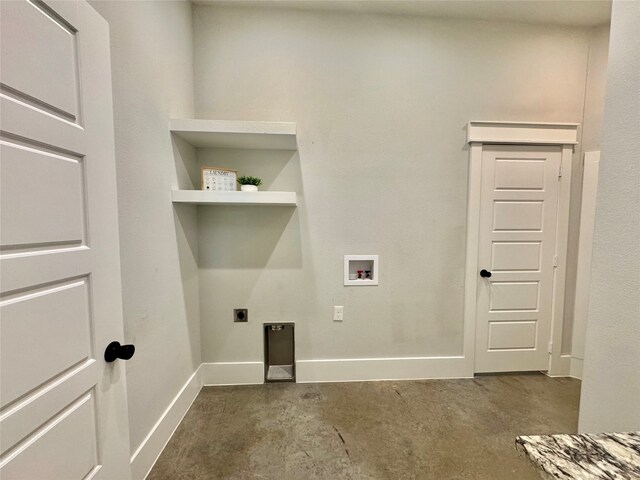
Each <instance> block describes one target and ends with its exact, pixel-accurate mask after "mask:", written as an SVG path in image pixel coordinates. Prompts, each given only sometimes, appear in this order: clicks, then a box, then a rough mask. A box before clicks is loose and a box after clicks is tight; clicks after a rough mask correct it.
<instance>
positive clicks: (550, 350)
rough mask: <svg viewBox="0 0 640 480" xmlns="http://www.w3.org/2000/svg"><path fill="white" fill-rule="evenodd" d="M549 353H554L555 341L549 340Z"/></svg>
mask: <svg viewBox="0 0 640 480" xmlns="http://www.w3.org/2000/svg"><path fill="white" fill-rule="evenodd" d="M549 353H553V342H549Z"/></svg>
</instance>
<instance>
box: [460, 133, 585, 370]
mask: <svg viewBox="0 0 640 480" xmlns="http://www.w3.org/2000/svg"><path fill="white" fill-rule="evenodd" d="M578 126H579V124H577V123H535V122H486V121H472V122H469V125H468V126H467V142H468V143H469V186H468V203H467V247H466V267H465V288H464V290H465V291H464V343H463V349H464V358H465V364H466V371H467V372H468V374H469V375H473V373H474V370H475V338H476V304H477V290H478V269H479V266H478V246H479V245H478V241H479V235H478V234H479V229H480V201H481V185H482V178H481V172H482V169H481V164H482V149H483V145H485V144H520V145H562V160H561V162H562V163H561V165H562V167H561V173H562V175H561V177H560V184H559V194H558V195H559V197H558V217H557V228H556V248H555V251H556V255H557V257H558V267H557V268H556V269H555V271H554V280H553V300H552V302H553V307H552V318H551V338H550V341H551V342H552V345H553V348H552V351H551V355H549V371H548V373H549V375H568V374H569V367H570V361H569V358H568V356H563V355H561V343H562V319H563V316H564V290H565V278H566V270H567V266H566V265H567V262H566V260H567V239H568V232H569V198H570V193H571V157H572V155H573V146H574V145H576V144H577V138H578Z"/></svg>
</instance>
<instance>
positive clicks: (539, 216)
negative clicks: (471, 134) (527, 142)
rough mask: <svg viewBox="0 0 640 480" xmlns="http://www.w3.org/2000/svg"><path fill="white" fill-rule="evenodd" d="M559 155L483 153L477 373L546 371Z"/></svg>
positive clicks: (503, 148)
mask: <svg viewBox="0 0 640 480" xmlns="http://www.w3.org/2000/svg"><path fill="white" fill-rule="evenodd" d="M561 157H562V149H561V147H560V146H518V145H493V146H491V145H485V146H484V147H483V154H482V193H481V205H480V232H479V246H478V275H479V277H478V291H477V309H476V355H475V370H476V372H508V371H529V370H547V369H548V365H549V352H548V344H549V340H550V333H551V314H552V298H553V277H554V271H553V270H554V257H555V244H556V223H557V207H558V183H559V182H558V179H559V174H560V165H561ZM481 271H482V272H481Z"/></svg>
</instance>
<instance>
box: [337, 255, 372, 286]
mask: <svg viewBox="0 0 640 480" xmlns="http://www.w3.org/2000/svg"><path fill="white" fill-rule="evenodd" d="M378 265H379V262H378V255H345V256H344V284H345V286H366V285H378V278H379V270H378Z"/></svg>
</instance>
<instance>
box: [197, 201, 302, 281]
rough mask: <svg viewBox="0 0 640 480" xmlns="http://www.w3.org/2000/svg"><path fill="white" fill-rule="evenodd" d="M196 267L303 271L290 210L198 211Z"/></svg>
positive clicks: (296, 227)
mask: <svg viewBox="0 0 640 480" xmlns="http://www.w3.org/2000/svg"><path fill="white" fill-rule="evenodd" d="M198 224H199V227H200V245H199V249H200V255H199V266H200V268H204V269H211V268H214V269H217V268H220V269H258V268H265V267H268V268H270V269H294V268H302V253H301V245H300V235H299V232H300V225H299V224H300V222H299V217H298V214H297V212H296V209H295V208H293V207H262V206H228V207H226V206H224V207H223V206H219V207H213V208H207V207H200V209H199V212H198Z"/></svg>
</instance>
